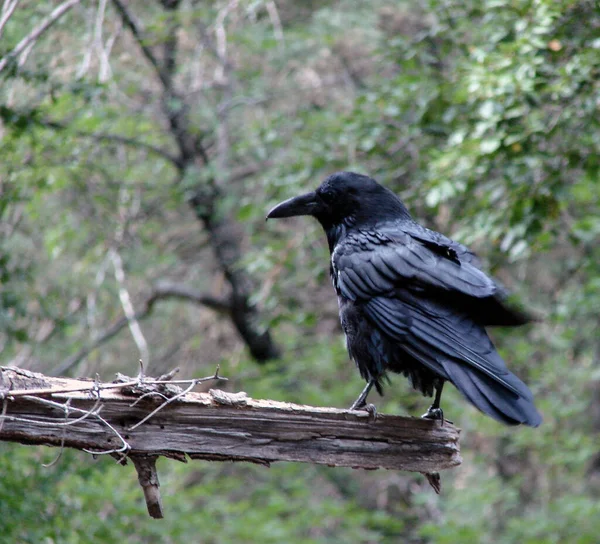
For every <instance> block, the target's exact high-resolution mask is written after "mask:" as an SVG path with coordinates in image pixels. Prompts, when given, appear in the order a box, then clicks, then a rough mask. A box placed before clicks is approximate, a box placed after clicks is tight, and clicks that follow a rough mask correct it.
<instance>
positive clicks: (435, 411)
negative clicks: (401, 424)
mask: <svg viewBox="0 0 600 544" xmlns="http://www.w3.org/2000/svg"><path fill="white" fill-rule="evenodd" d="M421 417H422V418H423V419H433V420H438V421H441V422H442V425H443V424H444V421H445V420H444V411H443V410H442V409H441V408H434V407H433V406H430V407H429V408H428V409H427V412H425V413H424V414H423V415H422V416H421Z"/></svg>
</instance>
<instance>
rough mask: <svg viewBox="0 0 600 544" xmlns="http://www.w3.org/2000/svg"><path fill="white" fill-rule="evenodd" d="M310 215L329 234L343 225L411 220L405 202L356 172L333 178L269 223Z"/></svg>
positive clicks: (276, 212)
mask: <svg viewBox="0 0 600 544" xmlns="http://www.w3.org/2000/svg"><path fill="white" fill-rule="evenodd" d="M296 215H310V216H312V217H315V218H316V219H317V220H318V221H319V223H321V225H323V228H324V229H325V231H326V232H327V231H329V230H330V229H332V228H335V227H337V226H340V225H345V226H347V227H350V226H357V227H360V226H364V225H374V224H376V223H378V222H380V221H385V220H390V219H407V218H410V214H409V213H408V211H407V209H406V207H405V206H404V204H403V203H402V201H401V200H400V199H399V198H398V197H397V196H396V195H395V194H394V193H392V191H390V190H389V189H386V188H385V187H383V186H382V185H379V183H377V182H376V181H375V180H374V179H372V178H370V177H369V176H363V175H362V174H355V173H353V172H337V173H335V174H332V175H331V176H329V177H328V178H327V179H326V180H325V181H324V182H323V183H321V185H319V187H318V188H317V189H316V190H315V191H311V192H310V193H306V194H304V195H300V196H295V197H293V198H290V199H288V200H286V201H284V202H281V203H280V204H278V205H277V206H275V207H274V208H273V209H272V210H271V211H270V212H269V213H268V214H267V219H276V218H281V217H293V216H296Z"/></svg>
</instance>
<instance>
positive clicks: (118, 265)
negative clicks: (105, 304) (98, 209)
mask: <svg viewBox="0 0 600 544" xmlns="http://www.w3.org/2000/svg"><path fill="white" fill-rule="evenodd" d="M110 259H111V261H112V263H113V267H114V270H115V279H116V280H117V283H118V284H119V300H120V301H121V306H122V307H123V312H124V313H125V317H126V318H127V326H128V327H129V330H130V331H131V336H132V337H133V340H134V342H135V343H136V345H137V347H138V349H139V350H140V357H141V358H142V360H144V361H145V362H146V364H148V363H149V361H150V350H149V348H148V342H147V341H146V337H145V336H144V333H143V332H142V328H141V327H140V322H139V320H138V319H136V317H135V309H134V308H133V302H132V301H131V296H130V295H129V291H128V290H127V287H126V286H125V270H124V269H123V261H122V259H121V256H120V255H119V253H118V251H117V250H116V249H114V248H113V249H111V250H110Z"/></svg>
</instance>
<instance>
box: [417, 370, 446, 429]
mask: <svg viewBox="0 0 600 544" xmlns="http://www.w3.org/2000/svg"><path fill="white" fill-rule="evenodd" d="M438 384H439V385H436V386H435V398H434V399H433V404H432V405H431V406H430V407H429V408H428V409H427V412H425V413H424V414H423V415H422V416H421V417H422V418H425V419H439V420H440V421H441V422H442V425H443V424H444V411H443V410H442V409H441V408H440V401H441V400H442V389H443V388H444V381H443V380H440V381H439V382H438ZM448 423H452V422H451V421H449V422H448Z"/></svg>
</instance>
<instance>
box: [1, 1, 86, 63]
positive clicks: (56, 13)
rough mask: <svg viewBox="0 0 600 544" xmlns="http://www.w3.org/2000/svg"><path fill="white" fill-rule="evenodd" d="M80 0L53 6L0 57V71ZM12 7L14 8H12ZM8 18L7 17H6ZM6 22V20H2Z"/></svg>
mask: <svg viewBox="0 0 600 544" xmlns="http://www.w3.org/2000/svg"><path fill="white" fill-rule="evenodd" d="M79 2H81V0H67V1H66V2H63V3H62V4H61V5H60V6H58V7H57V8H55V9H54V10H53V11H52V13H50V15H48V17H46V18H45V19H44V20H43V21H42V22H41V23H40V24H39V25H37V26H36V27H35V28H34V29H33V30H32V31H31V32H30V33H29V34H27V36H25V37H24V38H23V39H22V40H21V41H20V42H19V43H18V44H17V45H16V46H15V48H14V49H13V50H12V51H10V52H9V53H7V54H6V55H4V57H3V58H2V59H0V72H2V70H4V68H6V66H7V64H8V62H9V61H10V60H12V59H15V58H17V57H18V56H19V55H20V54H21V53H23V52H24V51H26V50H27V49H28V48H29V47H30V46H31V45H33V44H34V43H35V42H36V41H37V40H38V38H39V37H40V36H41V35H42V34H43V33H44V32H46V30H48V29H49V28H50V27H51V26H52V25H53V24H54V23H55V22H56V21H58V19H60V18H61V17H62V16H63V15H64V14H65V13H66V12H67V11H69V10H70V9H71V8H72V7H73V6H75V5H77V4H79ZM13 9H14V8H13ZM7 20H8V19H7ZM4 24H6V21H4Z"/></svg>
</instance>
